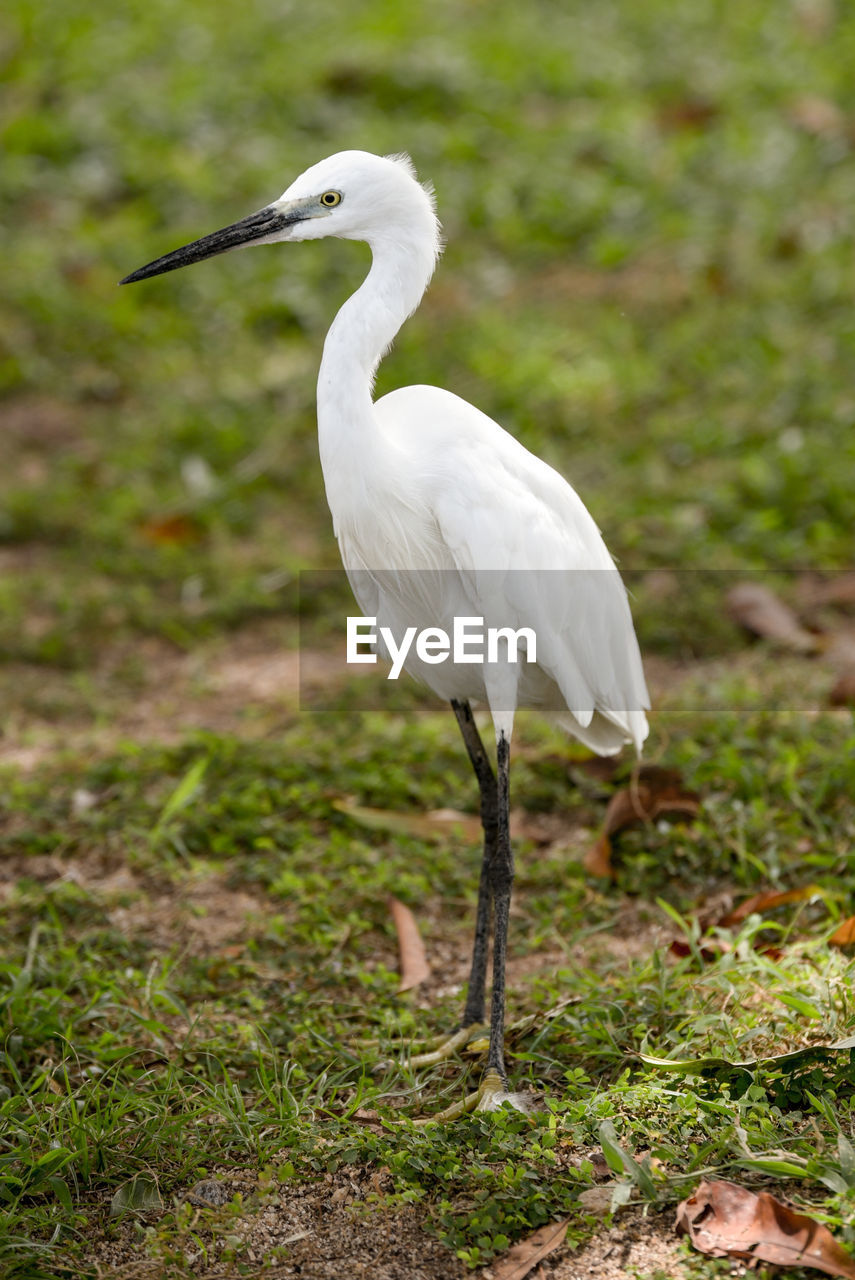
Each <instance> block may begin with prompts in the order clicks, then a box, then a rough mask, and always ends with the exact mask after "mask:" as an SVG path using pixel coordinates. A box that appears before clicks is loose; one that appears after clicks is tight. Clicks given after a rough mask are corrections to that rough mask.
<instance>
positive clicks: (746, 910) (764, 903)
mask: <svg viewBox="0 0 855 1280" xmlns="http://www.w3.org/2000/svg"><path fill="white" fill-rule="evenodd" d="M824 897H825V892H824V891H823V889H822V887H821V886H820V885H818V884H806V885H803V886H802V887H801V888H800V889H785V890H782V891H777V892H773V891H772V890H769V891H767V892H766V893H755V894H754V895H753V896H752V897H750V898H746V899H745V901H744V902H740V904H739V906H738V907H734V908H733V910H732V911H728V912H727V914H726V915H723V916H722V917H721V919H720V920H717V921H716V922H715V923H716V924H720V925H721V926H722V927H723V928H725V929H730V928H732V927H733V925H735V924H742V921H743V920H747V919H748V917H749V916H750V915H753V914H757V915H761V914H762V913H763V912H764V911H770V910H771V909H772V908H773V907H783V906H786V905H787V904H788V903H790V902H809V901H810V899H811V898H824Z"/></svg>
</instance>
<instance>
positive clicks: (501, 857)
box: [487, 733, 514, 1084]
mask: <svg viewBox="0 0 855 1280" xmlns="http://www.w3.org/2000/svg"><path fill="white" fill-rule="evenodd" d="M496 766H497V768H496V772H497V774H498V786H497V792H498V829H497V838H496V852H495V856H494V858H493V859H492V861H491V863H490V873H489V874H490V888H491V889H492V893H493V911H494V924H493V997H492V1007H491V1011H490V1051H489V1054H488V1055H487V1070H488V1071H490V1070H491V1069H492V1070H494V1071H497V1072H498V1073H499V1075H500V1077H501V1079H502V1083H503V1084H504V1083H505V1082H506V1076H505V1054H504V1050H505V957H506V955H507V949H508V916H509V914H510V907H511V889H512V887H513V883H514V855H513V850H512V849H511V832H510V771H511V744H510V742H509V741H508V739H507V738H506V737H505V735H504V733H502V734H500V735H499V739H498V742H497V743H496Z"/></svg>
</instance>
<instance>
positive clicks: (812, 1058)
mask: <svg viewBox="0 0 855 1280" xmlns="http://www.w3.org/2000/svg"><path fill="white" fill-rule="evenodd" d="M852 1049H855V1036H847V1037H846V1039H844V1040H835V1042H834V1044H812V1045H807V1046H806V1047H805V1048H804V1049H791V1050H790V1051H789V1053H773V1054H767V1056H766V1057H764V1058H746V1059H745V1060H744V1061H741V1062H732V1061H731V1060H730V1059H729V1058H717V1057H713V1056H707V1057H702V1058H654V1057H652V1056H651V1055H650V1054H647V1053H640V1054H639V1055H638V1057H639V1059H640V1061H641V1062H643V1063H645V1064H646V1065H647V1066H648V1067H657V1068H659V1069H660V1070H662V1071H672V1072H674V1073H675V1074H676V1075H689V1076H701V1075H711V1076H717V1075H725V1076H727V1075H730V1074H732V1073H733V1072H734V1071H756V1069H757V1068H758V1067H761V1066H762V1067H795V1066H803V1065H805V1064H807V1063H808V1062H824V1061H828V1060H829V1059H830V1058H831V1056H832V1055H833V1054H835V1053H849V1052H850V1051H851V1050H852Z"/></svg>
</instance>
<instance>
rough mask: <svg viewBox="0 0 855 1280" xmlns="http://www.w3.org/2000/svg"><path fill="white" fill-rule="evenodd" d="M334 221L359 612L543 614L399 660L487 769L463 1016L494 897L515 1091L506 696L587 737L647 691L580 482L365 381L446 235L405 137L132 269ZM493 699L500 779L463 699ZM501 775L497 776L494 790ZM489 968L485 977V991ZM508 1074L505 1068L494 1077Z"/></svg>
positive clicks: (306, 179) (337, 341)
mask: <svg viewBox="0 0 855 1280" xmlns="http://www.w3.org/2000/svg"><path fill="white" fill-rule="evenodd" d="M325 236H340V237H342V238H345V239H355V240H365V241H367V242H368V244H369V245H370V246H371V250H372V266H371V270H370V271H369V273H368V276H367V277H366V279H365V281H364V283H363V284H362V286H361V287H360V288H359V289H358V290H357V291H356V293H355V294H354V295H353V296H352V297H351V298H349V299H348V301H347V302H345V304H344V306H343V307H342V308H341V310H340V311H339V313H338V315H337V316H336V318H335V320H334V321H333V324H332V326H331V328H330V331H329V334H328V335H327V339H326V343H325V345H324V353H323V359H322V361H321V368H320V374H319V378H318V436H319V445H320V456H321V465H322V468H323V475H324V482H325V485H326V492H327V499H328V502H329V506H330V511H331V512H332V517H333V522H334V527H335V533H336V537H337V539H338V542H339V546H340V548H341V556H342V560H343V562H344V565H345V568H346V569H347V571H348V575H349V577H350V579H351V582H352V584H353V588H354V591H355V594H356V596H357V599H358V601H359V604H360V607H361V608H362V611H363V614H365V615H369V616H374V617H376V618H377V620H378V625H387V626H390V627H391V628H392V630H393V631H394V632H395V633H396V634H398V632H400V631H402V630H403V629H404V628H406V627H408V626H416V627H417V628H418V629H419V630H422V629H424V628H425V627H440V628H442V629H443V630H445V631H447V632H449V633H450V632H451V630H452V626H453V620H454V618H455V617H461V616H477V617H482V618H483V619H484V623H485V626H488V627H490V626H495V627H508V626H509V627H512V628H513V629H514V630H516V629H518V628H520V627H522V626H528V627H531V628H532V629H533V630H534V631H535V633H536V637H537V664H536V666H535V665H533V664H531V663H527V662H522V663H518V664H511V663H508V662H504V661H497V662H495V663H492V664H485V665H478V664H475V663H468V664H465V665H464V664H460V663H458V664H453V663H451V662H446V663H443V664H442V665H430V664H428V663H426V662H423V661H421V660H420V659H419V658H418V657H416V655H415V653H414V651H411V653H410V657H409V658H408V660H407V664H406V665H407V669H408V670H410V671H411V672H412V673H413V674H414V675H416V676H417V677H418V678H419V679H421V680H423V681H424V682H425V683H426V684H427V685H428V686H429V687H431V688H432V689H434V690H435V691H436V692H437V693H438V694H439V695H440V696H441V697H443V698H446V699H448V700H450V701H451V702H452V704H453V705H454V709H455V713H456V714H457V717H458V720H459V722H460V725H461V729H462V731H463V735H464V740H465V742H466V745H467V748H468V750H469V754H470V757H471V759H472V762H473V764H474V766H475V769H476V773H477V775H478V779H479V785H480V788H481V808H482V817H483V818H484V825H485V851H484V862H483V866H482V879H481V889H480V895H479V917H478V927H477V930H476V947H475V954H474V956H473V967H472V976H471V978H470V990H469V999H468V1001H467V1008H466V1013H465V1014H464V1027H465V1026H468V1025H469V1024H471V1023H474V1022H476V1021H478V1020H479V1014H480V1017H483V1004H484V971H485V968H486V929H487V924H488V921H489V915H490V904H491V901H492V902H493V904H494V907H495V943H494V962H493V1003H492V1017H491V1043H490V1054H489V1057H488V1064H487V1065H488V1078H491V1079H492V1084H491V1086H490V1087H488V1088H487V1089H486V1090H482V1095H481V1101H482V1102H483V1101H484V1097H485V1096H487V1095H489V1097H490V1099H491V1100H492V1101H495V1098H496V1097H497V1096H498V1097H504V1096H506V1095H505V1093H504V1081H505V1074H504V1061H503V1053H502V1037H503V1018H504V954H505V933H506V930H507V907H508V902H509V899H510V882H511V879H512V874H513V863H512V857H511V853H510V843H509V836H508V831H507V825H508V819H507V813H508V769H509V749H510V738H511V733H512V729H513V720H514V709H515V707H516V706H518V705H529V706H535V707H539V708H541V709H543V710H545V711H547V712H549V713H552V714H553V715H555V716H557V718H558V719H559V720H560V721H561V722H562V723H563V724H564V725H565V726H566V727H567V729H568V730H569V731H570V732H571V733H572V734H573V735H574V736H575V737H577V738H578V739H580V740H581V741H582V742H583V743H585V744H586V745H587V746H589V747H591V748H592V749H593V750H594V751H596V752H599V753H600V754H611V753H612V752H615V751H617V750H619V749H620V747H621V746H622V745H623V744H624V743H632V744H634V745H635V747H636V748H640V746H641V744H642V742H643V741H644V738H645V736H646V734H647V719H646V716H645V709H646V708H647V706H648V699H647V690H646V688H645V683H644V675H643V672H642V666H641V658H640V655H639V651H638V645H637V642H636V638H635V633H634V631H633V627H632V619H631V617H630V611H629V606H628V603H627V599H626V593H625V590H624V588H623V584H622V583H621V580H620V577H619V575H618V573H617V570H616V568H615V565H614V562H613V561H612V559H611V556H610V555H609V553H608V551H607V549H606V546H605V544H604V542H603V540H602V538H601V536H600V533H599V531H598V529H597V527H596V525H595V523H594V521H593V519H592V517H591V516H590V514H589V513H588V511H587V510H586V508H585V506H584V505H583V503H582V501H581V499H580V498H579V497H578V495H577V494H576V493H575V491H574V490H573V489H572V488H571V487H570V485H569V484H568V483H567V482H566V481H565V480H564V479H563V478H562V477H561V476H560V475H559V474H558V473H557V472H556V471H554V470H553V469H552V468H551V467H549V466H547V464H546V463H544V462H542V461H541V460H540V459H539V458H537V457H535V456H534V455H533V454H531V453H529V452H528V451H527V450H526V449H525V448H523V446H522V445H521V444H520V443H519V442H518V441H517V440H515V439H514V438H513V437H512V436H510V435H509V434H508V433H507V432H506V431H504V430H503V429H502V428H501V427H500V426H498V425H497V424H496V423H495V422H493V421H492V420H491V419H490V418H488V417H487V416H486V415H485V414H483V413H481V412H480V411H479V410H478V409H475V408H474V407H473V406H472V405H470V404H468V403H466V401H464V400H461V399H460V398H459V397H458V396H455V395H453V394H451V393H450V392H448V391H443V390H440V389H438V388H436V387H429V386H413V387H405V388H402V389H401V390H398V391H393V392H391V393H390V394H389V395H386V396H384V397H383V398H382V399H380V400H379V401H377V402H376V403H375V402H373V400H372V388H373V379H374V373H375V371H376V368H377V365H378V364H379V361H380V360H381V358H382V356H383V354H384V353H385V351H386V350H387V349H388V346H389V344H390V343H391V342H392V340H393V339H394V337H395V334H396V333H397V332H398V329H399V328H400V326H401V325H402V324H403V322H404V321H405V320H406V318H407V317H408V316H409V315H410V314H411V313H412V312H413V311H414V310H415V308H416V307H417V306H418V304H419V301H420V300H421V298H422V295H423V293H424V291H425V289H426V287H427V285H428V282H429V280H430V278H431V275H432V274H433V270H434V267H435V264H436V260H437V257H438V255H439V252H440V247H441V246H440V235H439V223H438V222H437V218H436V213H435V209H434V200H433V193H432V191H431V190H430V189H429V188H427V187H423V186H421V185H420V184H419V182H418V181H417V179H416V176H415V171H414V169H413V166H412V164H411V163H410V161H409V159H408V158H407V157H405V156H393V157H380V156H375V155H370V154H368V153H366V152H361V151H345V152H341V153H339V154H338V155H334V156H331V157H329V159H327V160H323V161H321V162H320V163H319V164H316V165H314V166H312V168H310V169H308V170H307V171H306V172H305V173H304V174H302V175H301V176H300V177H299V178H298V179H297V180H296V181H295V182H294V183H293V184H292V185H291V186H290V187H289V188H288V189H287V190H286V191H285V192H284V194H283V195H282V196H281V197H280V199H279V200H277V201H275V202H274V203H273V204H271V205H269V206H267V207H266V208H264V209H262V210H260V212H259V213H257V214H253V215H251V216H250V217H249V218H246V219H243V220H242V221H241V222H238V223H235V224H234V225H233V226H231V227H226V228H225V229H224V230H223V231H218V232H214V233H213V234H212V235H210V236H205V237H203V239H202V240H199V241H195V242H194V243H193V244H191V245H188V246H186V247H184V248H182V249H178V250H176V251H175V252H174V253H170V254H167V255H165V257H163V258H159V259H157V261H155V262H153V263H151V264H149V266H147V267H143V268H142V269H141V270H140V271H138V272H134V273H133V274H132V275H131V276H129V277H127V280H126V281H123V283H127V282H130V281H133V280H139V279H144V278H146V277H148V276H151V275H157V274H160V273H161V272H164V271H170V270H173V269H174V268H176V267H180V266H184V265H186V264H188V263H191V262H197V261H200V260H202V259H203V258H206V257H210V256H211V255H213V254H216V253H221V252H223V251H225V250H227V249H231V248H236V247H239V246H240V245H244V244H258V243H271V242H274V241H277V240H289V241H290V240H308V239H319V238H321V237H325ZM470 698H475V699H483V700H486V702H487V703H488V704H489V706H490V710H491V714H492V718H493V722H494V727H495V732H496V741H497V761H498V781H497V780H496V778H495V777H494V776H493V774H492V771H491V768H490V766H489V764H488V762H487V759H486V755H485V753H484V750H483V746H482V745H481V743H480V739H479V738H478V734H477V730H476V729H475V727H474V722H473V721H472V719H471V713H470V712H469V707H468V700H469V699H470ZM493 788H495V791H493ZM479 988H480V992H479ZM497 1080H498V1082H499V1084H498V1085H497V1083H496V1082H497Z"/></svg>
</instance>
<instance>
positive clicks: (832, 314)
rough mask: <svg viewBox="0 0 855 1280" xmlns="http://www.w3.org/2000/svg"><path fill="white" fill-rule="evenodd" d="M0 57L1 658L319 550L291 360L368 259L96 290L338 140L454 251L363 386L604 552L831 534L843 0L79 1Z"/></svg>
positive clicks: (841, 262)
mask: <svg viewBox="0 0 855 1280" xmlns="http://www.w3.org/2000/svg"><path fill="white" fill-rule="evenodd" d="M0 51H2V60H3V79H4V83H5V91H4V95H3V100H2V149H3V157H4V158H3V181H2V193H0V200H2V207H3V221H4V224H5V246H6V262H5V266H4V270H3V277H4V279H3V284H4V287H3V291H2V293H3V297H2V301H0V332H1V333H2V344H3V349H2V357H0V395H2V400H0V462H2V467H1V468H0V568H2V570H3V576H2V583H0V653H2V654H3V655H5V656H6V657H12V658H17V659H24V660H28V661H30V660H35V661H39V662H48V663H54V664H61V665H65V666H70V667H72V668H79V667H83V666H85V665H86V664H87V663H88V662H89V661H90V660H91V658H92V656H93V654H94V653H95V651H96V650H97V649H98V647H99V646H100V645H102V644H103V643H104V642H105V641H106V640H109V639H110V637H112V636H125V637H127V636H134V635H138V634H140V633H142V632H147V633H155V634H158V635H161V636H166V637H169V638H171V639H173V640H175V641H176V642H177V643H179V644H181V645H190V644H193V643H195V641H196V639H198V637H200V636H201V635H203V634H206V633H207V634H210V633H215V632H217V631H218V630H219V629H222V628H230V627H234V626H236V625H239V624H241V623H243V622H245V621H248V620H250V619H251V618H253V617H255V616H257V615H258V614H260V613H261V614H265V613H266V614H272V613H278V614H282V613H283V612H284V613H285V614H287V613H288V612H289V611H290V610H291V609H292V608H293V599H294V596H293V582H294V575H295V573H296V572H297V570H298V569H300V568H301V567H306V566H313V567H317V566H333V565H335V564H337V551H336V548H335V545H334V543H333V540H332V535H331V530H330V522H329V517H328V514H327V512H326V506H325V501H324V497H323V489H322V484H321V476H320V468H319V464H318V461H317V454H316V443H315V423H314V379H315V374H316V369H317V365H318V361H319V357H320V351H321V345H322V341H323V337H324V334H325V331H326V328H327V326H328V324H329V322H330V320H331V318H332V316H333V314H334V311H335V309H336V307H337V306H338V305H339V304H340V302H341V301H342V300H343V299H344V297H345V296H346V295H347V293H348V292H349V291H350V290H352V289H353V288H354V287H355V286H356V285H357V284H358V282H359V280H360V279H361V276H362V274H363V273H364V271H365V269H366V265H367V250H366V249H364V248H363V247H362V246H355V245H354V244H352V243H347V242H341V243H339V242H335V241H327V242H324V243H321V244H307V245H299V246H294V247H288V246H275V247H272V248H271V247H265V248H263V249H256V250H253V251H252V252H251V253H243V254H235V255H230V256H228V257H226V258H223V259H219V260H216V261H212V262H208V263H205V264H203V265H200V266H198V267H194V268H193V269H191V270H188V271H185V272H181V273H177V274H175V275H171V276H168V277H165V278H163V279H158V280H155V281H152V282H148V283H146V284H143V285H137V286H134V287H132V288H126V289H121V290H119V289H117V288H116V281H117V280H118V279H119V278H120V277H121V276H123V275H124V274H126V273H127V272H128V271H130V270H132V269H134V268H136V267H137V266H140V265H141V264H142V263H144V262H146V261H148V260H149V259H151V258H153V257H155V256H157V255H159V254H161V253H162V252H165V251H166V250H168V249H171V248H173V247H175V246H176V245H178V244H181V243H183V242H185V241H187V240H190V239H193V238H195V237H197V236H198V235H201V234H203V233H205V232H207V231H209V230H212V229H214V228H216V227H218V226H222V225H224V224H226V223H228V222H231V221H233V220H234V219H236V218H238V217H241V216H243V215H244V214H246V213H248V212H250V211H252V210H254V209H256V208H258V207H260V206H261V205H263V204H264V203H266V202H267V201H269V200H270V199H272V198H274V197H276V196H277V195H279V194H280V193H281V191H282V190H283V189H284V188H285V186H287V185H288V184H289V183H290V182H291V180H292V179H293V178H294V177H295V176H296V174H298V173H299V172H300V171H302V170H303V169H304V168H306V167H307V166H308V165H309V164H312V163H314V162H315V161H316V160H318V159H320V158H321V157H323V156H324V155H327V154H330V153H332V152H334V151H337V150H341V149H344V148H349V147H358V148H364V149H367V150H372V151H377V152H389V151H400V150H407V151H409V152H410V153H411V155H412V157H413V159H414V161H415V163H416V165H417V167H418V170H419V173H420V175H421V177H422V178H423V179H430V180H431V181H433V183H434V184H435V186H436V191H437V196H438V202H439V210H440V215H441V218H442V221H443V224H444V228H445V233H446V236H447V241H448V247H447V250H446V253H445V256H444V258H443V259H442V261H441V263H440V268H439V272H438V274H437V276H436V278H435V281H434V284H433V286H432V288H431V290H430V291H429V293H428V295H427V298H426V300H425V302H424V304H423V306H422V308H421V310H420V311H419V312H418V314H417V316H416V317H415V318H414V319H413V320H411V321H410V322H409V324H408V325H407V326H406V327H405V330H404V332H403V333H402V335H401V337H400V339H399V341H398V343H397V345H396V348H395V350H394V352H393V354H392V355H391V356H390V357H389V358H388V359H387V360H386V362H385V363H384V365H383V367H382V370H381V374H380V380H379V387H378V391H379V392H383V391H385V390H388V389H390V388H392V387H393V386H396V385H400V384H403V383H406V382H411V381H425V382H432V383H438V384H440V385H442V386H446V387H448V388H450V389H452V390H454V391H456V392H458V393H459V394H461V395H463V396H464V397H466V398H468V399H471V400H472V401H473V402H474V403H476V404H477V405H479V407H481V408H482V409H484V410H485V411H486V412H487V413H489V414H491V415H492V416H494V417H496V418H497V419H498V420H499V421H500V422H501V423H502V424H503V425H504V426H506V427H507V428H508V429H509V430H510V431H512V432H513V433H515V434H516V435H518V436H519V438H520V439H521V440H522V441H523V442H524V443H525V444H526V445H527V446H528V447H529V448H531V449H533V450H535V451H536V452H538V453H540V454H542V455H543V456H545V457H546V458H547V459H548V460H549V461H550V462H551V463H553V464H554V465H555V466H557V467H558V468H559V469H561V470H562V471H563V472H564V474H566V475H567V476H568V478H570V479H571V481H572V482H573V483H574V485H575V486H576V487H577V488H578V490H579V491H580V493H581V494H582V495H583V497H584V499H585V501H586V502H587V503H588V505H589V506H590V508H591V510H592V511H593V513H594V515H595V517H596V519H597V521H598V522H599V524H600V526H601V528H602V529H603V532H604V534H605V536H606V539H607V541H608V543H609V546H610V547H611V549H612V550H613V552H614V553H615V554H616V555H617V556H618V557H619V559H620V561H621V563H622V565H623V566H624V567H625V568H629V569H650V568H654V569H655V568H662V567H664V568H674V567H688V568H710V567H712V568H722V569H728V568H734V569H746V568H755V569H756V568H760V567H769V568H782V567H792V566H814V567H834V566H841V565H843V564H845V563H847V562H848V561H849V560H850V558H851V528H852V512H853V490H854V489H855V465H854V464H855V435H853V420H855V387H853V368H855V360H853V357H855V322H853V308H852V295H853V277H855V272H853V255H852V210H853V207H855V158H853V148H855V81H853V77H852V67H853V66H854V65H855V10H853V8H852V7H851V6H849V5H845V4H842V3H839V4H835V3H834V0H781V3H777V4H773V5H771V4H769V3H768V0H743V2H742V3H740V4H739V5H733V4H731V3H725V2H721V3H718V2H714V0H643V3H640V2H639V0H598V3H597V4H594V5H592V4H590V3H578V2H576V0H574V2H573V3H567V0H563V2H562V3H557V2H554V3H547V2H546V0H534V2H532V3H528V4H526V5H518V4H515V3H509V2H508V0H490V3H487V2H486V0H483V2H481V0H468V2H463V3H461V0H456V2H455V3H453V4H452V3H448V2H447V0H436V2H435V3H433V4H432V5H431V6H429V7H427V6H402V5H400V4H394V3H389V4H387V3H379V2H374V3H371V2H366V0H361V2H359V3H355V4H350V5H343V4H333V3H330V0H314V2H313V3H312V4H311V5H298V4H294V3H290V2H289V0H276V2H275V3H274V2H273V0H249V2H248V3H246V4H243V5H239V6H212V5H210V4H209V3H202V2H201V0H184V2H183V3H181V4H180V5H176V4H175V3H174V2H173V0H170V2H169V3H166V0H148V2H147V3H145V4H143V3H140V0H136V2H133V0H132V2H131V3H128V4H126V5H123V6H121V7H120V8H119V9H117V8H116V7H115V6H114V5H108V4H107V3H106V2H105V0H76V3H75V4H74V5H67V4H63V3H57V4H53V5H50V6H47V5H40V4H39V5H37V4H33V3H26V4H24V5H17V6H15V5H13V6H12V9H11V10H7V12H6V17H5V18H4V19H3V31H2V37H0ZM668 607H669V608H671V607H672V606H671V605H669V606H668ZM643 612H644V613H645V615H647V612H648V611H647V610H644V611H643ZM645 628H647V632H648V633H649V634H647V636H646V640H647V642H648V644H649V643H654V644H655V641H656V635H657V626H656V623H655V620H654V621H652V622H651V621H650V620H649V618H648V620H647V621H645V620H644V619H642V638H643V639H644V638H645Z"/></svg>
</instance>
